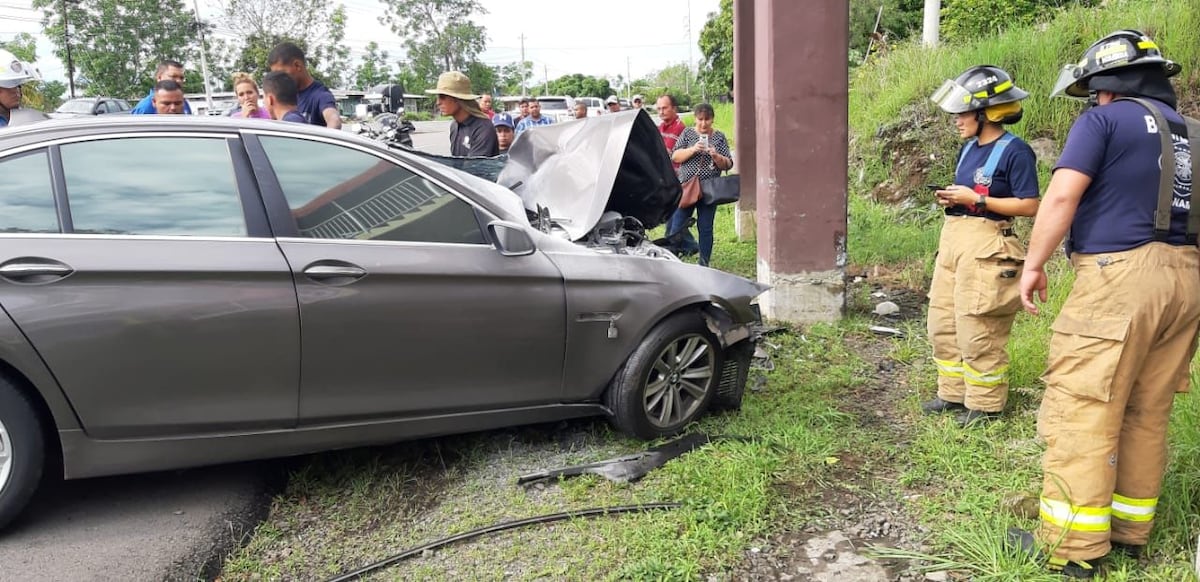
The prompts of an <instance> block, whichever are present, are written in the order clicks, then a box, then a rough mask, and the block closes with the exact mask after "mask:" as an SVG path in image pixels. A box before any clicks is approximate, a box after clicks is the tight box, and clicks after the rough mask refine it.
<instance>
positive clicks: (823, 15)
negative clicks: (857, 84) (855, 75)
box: [734, 0, 849, 323]
mask: <svg viewBox="0 0 1200 582" xmlns="http://www.w3.org/2000/svg"><path fill="white" fill-rule="evenodd" d="M754 12H755V14H754V53H755V56H756V57H757V58H756V59H755V71H754V81H755V83H754V87H755V91H754V93H755V131H756V136H757V140H756V147H757V151H756V156H755V157H756V166H757V176H756V181H757V188H756V194H757V196H756V199H757V200H756V202H757V219H758V280H759V281H761V282H763V283H767V284H769V285H771V286H772V289H771V291H769V292H768V293H767V294H766V295H765V296H764V298H763V300H762V302H761V307H762V309H763V315H764V316H766V317H768V318H771V319H779V320H783V321H789V322H794V323H808V322H815V321H832V320H835V319H837V318H839V317H841V314H842V311H843V309H844V307H845V297H846V294H845V288H846V285H845V265H846V211H847V208H846V203H847V198H846V196H847V192H846V156H847V147H848V145H847V129H846V123H847V121H848V117H849V115H848V112H847V107H848V99H847V93H848V91H849V86H848V85H849V83H848V74H847V64H846V63H847V59H848V58H849V55H848V54H847V53H848V48H847V47H848V45H847V38H846V37H847V29H848V26H849V10H848V4H847V3H846V2H845V1H844V0H806V1H804V2H798V1H796V0H759V1H758V2H757V3H756V4H755V7H754ZM734 26H735V29H736V26H737V25H736V22H735V25H734ZM738 145H739V147H740V145H741V144H740V142H739V144H738Z"/></svg>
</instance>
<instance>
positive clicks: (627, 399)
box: [606, 312, 723, 439]
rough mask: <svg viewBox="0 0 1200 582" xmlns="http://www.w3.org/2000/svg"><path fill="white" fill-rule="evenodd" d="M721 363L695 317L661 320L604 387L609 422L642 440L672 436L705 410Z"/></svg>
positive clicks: (715, 347) (684, 315)
mask: <svg viewBox="0 0 1200 582" xmlns="http://www.w3.org/2000/svg"><path fill="white" fill-rule="evenodd" d="M722 365H723V354H722V351H721V347H720V344H719V343H718V342H717V339H716V338H715V337H714V336H713V335H712V333H711V332H710V331H709V330H708V326H706V325H705V324H704V320H703V319H702V318H701V316H700V314H699V313H696V312H689V313H680V314H676V315H673V316H671V317H669V318H667V319H665V320H663V321H662V322H661V323H659V324H658V325H657V326H655V327H654V329H652V330H650V333H649V334H648V335H647V336H646V338H645V339H643V340H642V343H641V344H639V345H638V347H637V348H636V349H635V350H634V351H633V354H632V355H630V356H629V359H628V360H627V361H626V362H625V365H624V366H622V367H621V369H620V370H619V371H618V372H617V374H616V376H615V377H614V378H613V381H612V384H610V385H609V387H608V393H607V395H606V398H607V404H608V408H609V410H610V411H611V412H612V422H613V424H614V425H616V427H617V428H618V429H620V430H621V431H622V432H625V433H626V434H629V435H631V436H635V437H638V438H643V439H653V438H659V437H664V436H671V435H675V434H678V433H679V431H681V430H682V429H683V428H684V427H685V426H687V425H688V424H689V423H691V422H692V421H694V420H696V419H697V418H699V417H700V415H701V414H703V413H704V412H705V411H706V410H707V409H708V406H709V403H710V402H712V399H713V395H714V394H715V392H716V388H717V382H718V377H719V374H718V371H719V370H721V367H722Z"/></svg>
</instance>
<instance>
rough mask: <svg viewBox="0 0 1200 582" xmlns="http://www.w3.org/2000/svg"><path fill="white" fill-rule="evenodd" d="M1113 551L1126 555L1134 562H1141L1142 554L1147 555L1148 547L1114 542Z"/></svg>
mask: <svg viewBox="0 0 1200 582" xmlns="http://www.w3.org/2000/svg"><path fill="white" fill-rule="evenodd" d="M1112 551H1114V552H1120V553H1122V554H1125V555H1126V556H1129V557H1130V558H1133V559H1134V560H1140V559H1142V554H1144V553H1146V546H1139V545H1136V544H1125V543H1121V542H1112Z"/></svg>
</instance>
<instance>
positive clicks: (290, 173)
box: [260, 136, 486, 244]
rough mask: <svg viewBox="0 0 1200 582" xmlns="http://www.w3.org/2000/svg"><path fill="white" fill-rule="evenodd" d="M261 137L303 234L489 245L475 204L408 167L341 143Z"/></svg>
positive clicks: (303, 235) (312, 236)
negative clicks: (463, 199)
mask: <svg viewBox="0 0 1200 582" xmlns="http://www.w3.org/2000/svg"><path fill="white" fill-rule="evenodd" d="M260 139H261V140H262V145H263V149H265V150H266V152H267V157H269V158H270V159H271V167H272V168H274V170H275V175H276V176H277V177H278V178H279V185H280V187H282V188H283V195H284V197H285V198H287V202H288V205H289V206H290V207H291V211H292V217H293V218H295V220H296V227H297V228H298V229H299V231H300V236H302V237H306V238H325V239H353V240H372V241H403V242H426V243H454V244H486V243H485V240H484V238H483V231H481V230H480V229H479V222H478V221H477V220H476V219H475V211H474V209H472V208H471V205H470V204H467V203H466V202H464V201H462V200H461V199H459V198H458V197H457V196H455V195H454V194H451V193H450V192H447V191H446V190H445V189H443V188H441V187H440V186H438V185H437V184H434V183H433V182H430V181H429V180H426V179H425V178H423V177H421V176H418V175H417V174H414V173H413V172H410V171H409V170H407V169H406V168H403V167H401V166H399V165H397V164H394V163H392V162H390V161H388V160H384V159H381V158H378V157H376V156H373V155H370V154H367V153H364V152H360V151H358V150H354V149H350V148H345V147H341V146H335V145H330V144H325V143H320V142H314V141H308V140H301V139H291V138H282V137H269V136H264V137H262V138H260Z"/></svg>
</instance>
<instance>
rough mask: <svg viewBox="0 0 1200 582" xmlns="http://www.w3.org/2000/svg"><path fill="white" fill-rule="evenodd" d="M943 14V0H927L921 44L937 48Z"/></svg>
mask: <svg viewBox="0 0 1200 582" xmlns="http://www.w3.org/2000/svg"><path fill="white" fill-rule="evenodd" d="M941 15H942V0H925V21H924V23H923V25H924V26H923V28H922V30H921V44H923V45H925V46H927V47H929V48H937V45H938V28H939V27H940V26H941Z"/></svg>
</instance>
